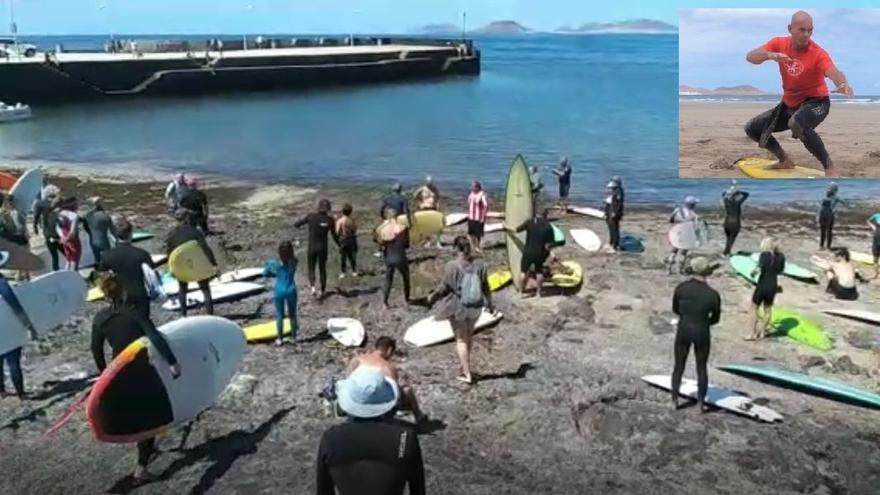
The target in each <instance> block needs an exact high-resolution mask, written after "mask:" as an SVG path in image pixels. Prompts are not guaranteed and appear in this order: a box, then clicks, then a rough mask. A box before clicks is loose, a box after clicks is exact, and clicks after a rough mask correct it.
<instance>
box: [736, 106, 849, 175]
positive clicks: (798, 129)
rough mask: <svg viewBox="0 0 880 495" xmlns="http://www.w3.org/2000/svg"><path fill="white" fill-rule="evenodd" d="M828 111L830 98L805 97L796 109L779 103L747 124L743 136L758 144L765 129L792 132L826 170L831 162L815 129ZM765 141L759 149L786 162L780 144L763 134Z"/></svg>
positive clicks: (771, 136)
mask: <svg viewBox="0 0 880 495" xmlns="http://www.w3.org/2000/svg"><path fill="white" fill-rule="evenodd" d="M830 109H831V99H830V98H828V97H823V98H808V99H807V100H806V101H804V102H803V103H801V105H800V106H799V107H798V108H797V109H791V108H788V107H787V106H785V104H783V103H780V104H779V106H777V107H775V108H771V109H770V110H767V111H766V112H764V113H762V114H760V115H758V116H757V117H755V118H753V119H752V120H750V121H749V122H748V123H747V124H746V134H748V136H749V137H750V138H752V140H754V141H755V142H757V143H760V142H761V138H762V135H764V131H765V129H767V126H773V127H772V129H771V130H770V131H771V132H781V131H784V130H786V129H791V133H792V135H793V136H794V137H795V138H796V139H800V140H801V142H803V143H804V146H805V147H806V148H807V151H809V152H810V153H811V154H812V155H813V156H815V157H816V159H817V160H819V161H820V162H821V163H822V166H823V167H824V168H828V164H829V163H830V159H829V157H828V151H826V150H825V144H824V143H823V142H822V138H820V137H819V134H817V133H816V130H815V129H816V127H818V126H819V124H821V123H822V121H823V120H825V117H827V116H828V111H829V110H830ZM766 139H767V142H766V143H765V144H764V145H763V146H762V147H763V148H765V149H767V150H768V151H770V152H771V153H773V156H775V157H776V158H777V159H779V161H782V160H785V158H786V155H785V151H783V150H782V146H781V145H780V144H779V141H777V140H776V138H775V137H773V135H772V134H768V135H766Z"/></svg>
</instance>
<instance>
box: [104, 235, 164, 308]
mask: <svg viewBox="0 0 880 495" xmlns="http://www.w3.org/2000/svg"><path fill="white" fill-rule="evenodd" d="M144 263H146V264H147V266H149V267H152V268H155V266H154V265H153V260H152V259H151V258H150V254H149V253H147V252H146V251H144V250H143V249H140V248H136V247H134V246H132V245H131V244H130V243H128V242H120V243H119V244H117V245H116V247H114V248H112V249H110V250H108V251H107V252H106V253H104V256H103V257H102V258H101V262H100V263H99V264H98V271H102V272H106V271H111V270H112V271H113V272H114V273H116V277H117V278H118V279H119V281H120V283H121V284H122V287H123V288H124V289H125V294H126V300H125V302H126V303H127V304H128V305H130V306H132V307H134V308H135V309H137V310H138V312H139V313H140V314H141V316H142V317H144V318H149V317H150V298H149V296H148V295H147V290H146V288H145V287H144V270H143V268H142V267H141V265H142V264H144Z"/></svg>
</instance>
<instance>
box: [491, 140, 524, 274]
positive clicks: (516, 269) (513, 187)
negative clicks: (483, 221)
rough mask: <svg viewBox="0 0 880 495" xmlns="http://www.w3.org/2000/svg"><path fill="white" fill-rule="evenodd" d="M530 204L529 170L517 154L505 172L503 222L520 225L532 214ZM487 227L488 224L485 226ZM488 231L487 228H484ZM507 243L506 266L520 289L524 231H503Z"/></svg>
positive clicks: (513, 226)
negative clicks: (508, 169)
mask: <svg viewBox="0 0 880 495" xmlns="http://www.w3.org/2000/svg"><path fill="white" fill-rule="evenodd" d="M533 208H534V205H533V204H532V180H531V179H530V178H529V170H528V168H527V167H526V162H525V160H524V159H523V157H522V155H517V156H516V158H515V159H514V160H513V164H511V166H510V171H508V173H507V187H506V190H505V200H504V218H505V223H507V225H510V226H511V227H512V228H516V226H519V225H522V224H524V223H525V222H526V220H529V219H531V218H532V216H533V211H534V210H533ZM487 227H488V226H487ZM486 231H487V232H488V228H487V229H486ZM504 235H505V241H506V245H507V266H508V270H510V273H511V274H513V283H514V285H516V288H517V289H519V290H520V291H521V290H522V281H521V280H520V262H521V261H522V250H523V247H524V246H525V243H526V232H525V231H523V232H519V233H511V232H507V231H505V233H504Z"/></svg>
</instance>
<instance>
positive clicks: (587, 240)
mask: <svg viewBox="0 0 880 495" xmlns="http://www.w3.org/2000/svg"><path fill="white" fill-rule="evenodd" d="M568 234H569V235H571V238H572V239H574V242H575V243H577V245H578V246H580V247H582V248H584V249H585V250H587V252H590V253H595V252H597V251H599V249H601V248H602V240H601V239H599V236H598V235H596V233H595V232H593V231H592V230H590V229H572V230H569V231H568Z"/></svg>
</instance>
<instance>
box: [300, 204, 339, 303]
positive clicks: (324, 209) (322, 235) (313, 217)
mask: <svg viewBox="0 0 880 495" xmlns="http://www.w3.org/2000/svg"><path fill="white" fill-rule="evenodd" d="M330 210H331V206H330V201H328V200H326V199H322V200H320V201H318V208H317V210H316V211H314V212H312V213H309V214H308V215H306V216H305V217H304V218H302V219H300V220H299V221H297V222H296V223H294V224H293V226H294V227H296V228H301V227H302V226H303V225H306V224H308V226H309V248H308V255H307V262H308V265H307V266H308V270H309V271H308V276H309V291H310V292H311V294H312V297H317V298H318V301H323V300H324V296H325V295H326V293H327V256H328V255H329V246H328V245H327V236H328V235H329V236H332V237H333V242H334V243H335V244H336V247H337V248H339V247H341V246H340V244H339V236H337V235H336V230H335V226H336V221H335V220H334V219H333V217H331V216H330ZM316 266H317V268H318V272H319V273H320V277H321V278H320V282H321V291H320V293H319V292H318V291H317V289H315V267H316Z"/></svg>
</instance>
